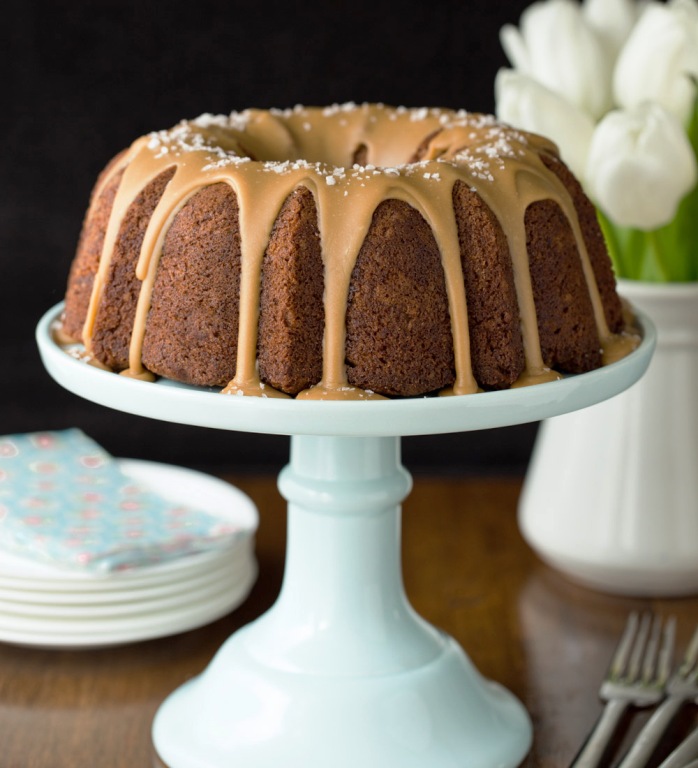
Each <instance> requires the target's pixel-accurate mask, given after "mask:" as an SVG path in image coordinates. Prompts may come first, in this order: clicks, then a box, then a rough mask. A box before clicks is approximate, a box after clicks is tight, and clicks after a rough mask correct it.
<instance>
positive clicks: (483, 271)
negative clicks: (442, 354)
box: [453, 182, 526, 389]
mask: <svg viewBox="0 0 698 768" xmlns="http://www.w3.org/2000/svg"><path fill="white" fill-rule="evenodd" d="M453 204H454V209H455V213H456V222H457V224H458V241H459V243H460V250H461V263H462V266H463V279H464V281H465V291H466V296H467V300H468V324H469V329H470V345H471V350H472V359H473V373H474V374H475V379H476V380H477V383H478V384H479V385H480V386H481V387H482V388H483V389H506V388H507V387H510V386H511V385H512V384H513V383H514V382H515V381H516V379H517V378H518V377H519V376H520V375H521V372H522V371H523V370H524V367H525V364H526V361H525V358H524V348H523V340H522V338H521V325H520V320H519V305H518V302H517V299H516V288H515V286H514V273H513V270H512V267H511V258H510V256H509V247H508V245H507V241H506V237H505V236H504V232H503V231H502V228H501V227H500V226H499V223H498V222H497V220H496V219H495V217H494V215H493V214H492V211H490V209H489V208H488V207H487V206H486V205H485V204H484V203H483V202H482V200H481V198H480V196H479V195H478V194H477V193H476V192H473V191H471V190H470V189H468V187H467V186H466V185H465V184H463V183H462V182H459V183H457V184H456V185H455V186H454V188H453Z"/></svg>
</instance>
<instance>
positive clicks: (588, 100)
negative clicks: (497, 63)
mask: <svg viewBox="0 0 698 768" xmlns="http://www.w3.org/2000/svg"><path fill="white" fill-rule="evenodd" d="M500 40H501V43H502V47H503V48H504V51H505V53H506V54H507V56H508V58H509V60H510V61H511V63H512V65H513V66H514V68H515V69H517V70H518V71H519V72H520V73H521V74H524V75H528V76H530V77H531V78H533V79H534V80H537V81H538V82H539V83H542V84H543V85H544V86H546V87H547V88H549V89H550V90H551V91H554V92H555V93H557V94H559V95H560V96H562V97H563V98H565V99H567V100H568V101H570V102H571V103H572V104H574V105H575V106H576V107H577V108H578V109H580V110H583V111H585V112H587V113H589V114H590V115H591V116H592V117H594V118H599V117H600V116H601V115H603V114H604V113H605V112H606V111H607V110H608V109H609V108H610V106H611V87H610V79H611V78H610V73H611V70H612V58H611V55H610V53H609V51H608V50H607V47H606V44H605V43H604V42H603V40H602V39H601V38H600V37H599V35H598V34H597V33H596V31H595V30H594V28H593V27H592V25H591V24H590V23H589V22H588V21H587V19H586V18H585V16H584V14H583V12H582V8H581V6H580V5H579V4H577V3H576V2H573V1H572V0H541V1H539V2H536V3H533V5H531V6H529V7H528V8H527V9H526V10H525V11H524V12H523V14H522V15H521V30H520V31H519V30H518V29H517V28H516V27H514V26H512V25H510V24H507V25H505V26H504V27H503V28H502V30H501V33H500Z"/></svg>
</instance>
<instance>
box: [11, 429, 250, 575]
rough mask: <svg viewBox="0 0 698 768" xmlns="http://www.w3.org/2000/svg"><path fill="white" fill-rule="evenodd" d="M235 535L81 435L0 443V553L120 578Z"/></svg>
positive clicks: (33, 436) (66, 433) (73, 433)
mask: <svg viewBox="0 0 698 768" xmlns="http://www.w3.org/2000/svg"><path fill="white" fill-rule="evenodd" d="M239 533H240V531H239V529H237V528H236V527H235V526H234V525H233V524H231V523H229V522H227V521H226V520H223V519H221V518H220V517H216V516H215V515H212V514H209V513H207V512H203V511H201V510H196V509H192V508H189V507H185V506H182V505H178V504H174V503H172V502H171V501H168V500H166V499H164V498H162V497H161V496H159V495H157V494H156V493H153V492H152V491H150V490H148V489H147V488H145V487H143V486H142V485H141V484H139V483H136V482H134V481H133V480H131V479H130V478H128V477H127V476H126V475H125V474H124V473H123V472H121V470H120V469H119V465H118V462H116V461H115V460H114V459H113V458H112V457H111V456H110V455H109V454H108V453H107V452H106V451H105V450H104V449H103V448H102V447H101V446H100V445H98V444H97V443H96V442H95V441H94V440H92V439H91V438H89V437H88V436H87V435H85V434H84V433H83V432H81V431H80V430H79V429H69V430H66V431H62V432H37V433H33V434H23V435H8V436H6V437H0V558H1V557H2V550H3V549H4V550H5V551H7V552H12V553H14V554H19V555H22V556H23V557H26V558H31V559H35V560H42V561H44V562H49V563H52V564H54V565H60V566H67V567H73V568H79V569H83V570H85V569H87V570H93V571H104V572H110V571H121V570H126V569H133V568H137V567H140V566H145V565H152V564H154V563H157V562H162V561H165V560H168V559H172V558H175V557H181V556H182V555H186V554H190V553H193V552H201V551H204V550H207V549H212V548H218V547H221V546H225V545H229V544H230V543H231V541H232V539H233V538H235V536H236V534H238V535H239Z"/></svg>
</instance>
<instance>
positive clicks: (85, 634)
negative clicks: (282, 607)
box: [0, 565, 257, 649]
mask: <svg viewBox="0 0 698 768" xmlns="http://www.w3.org/2000/svg"><path fill="white" fill-rule="evenodd" d="M256 576H257V568H256V565H254V567H253V568H252V570H251V571H250V572H249V573H248V576H247V579H244V580H243V581H241V582H240V583H239V584H237V585H236V587H234V588H233V589H226V590H224V591H223V592H222V593H220V594H217V595H212V596H211V597H210V598H209V599H208V600H206V601H204V602H199V603H194V604H193V605H187V606H181V607H180V608H179V609H177V610H174V611H162V612H160V613H159V614H157V615H152V614H151V615H150V616H148V617H143V618H142V619H140V620H138V621H129V622H124V621H121V622H111V623H108V622H107V623H104V622H102V623H87V624H86V623H84V622H70V623H66V624H65V626H64V627H63V628H61V629H57V628H56V627H55V626H53V625H52V624H51V623H50V622H37V623H36V624H35V625H34V626H29V625H27V624H24V625H21V624H19V623H17V624H15V626H8V625H0V641H5V642H8V643H14V644H17V645H28V646H33V647H38V648H50V649H57V648H62V649H68V648H75V649H78V648H98V647H108V646H112V645H121V644H123V643H131V642H136V641H141V640H149V639H152V638H156V637H167V636H168V635H174V634H177V633H179V632H186V631H188V630H190V629H195V628H196V627H200V626H203V625H204V624H209V623H210V622H212V621H215V620H216V619H219V618H221V617H222V616H225V615H226V614H227V613H230V611H232V610H233V609H234V608H236V607H237V606H238V605H240V603H242V602H243V601H244V600H245V598H246V597H247V595H248V594H249V591H250V589H251V588H252V585H253V584H254V582H255V579H256Z"/></svg>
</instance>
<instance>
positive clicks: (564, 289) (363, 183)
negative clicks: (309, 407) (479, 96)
mask: <svg viewBox="0 0 698 768" xmlns="http://www.w3.org/2000/svg"><path fill="white" fill-rule="evenodd" d="M623 322H624V321H623V312H622V307H621V303H620V300H619V298H618V296H617V294H616V290H615V280H614V276H613V272H612V268H611V264H610V261H609V257H608V254H607V252H606V248H605V245H604V241H603V237H602V235H601V232H600V230H599V227H598V224H597V221H596V216H595V212H594V208H593V206H592V205H591V203H590V202H589V200H588V199H587V198H586V197H585V195H584V193H583V191H582V189H581V186H580V185H579V183H578V182H577V181H576V179H575V178H574V177H573V176H572V174H571V173H570V171H569V170H568V169H567V167H566V166H565V165H564V164H563V163H562V161H561V160H560V159H559V157H558V154H557V152H556V149H555V147H554V145H552V144H551V143H550V142H548V141H546V140H544V139H542V138H541V137H539V136H534V135H531V134H526V133H522V132H521V131H518V130H515V129H512V128H510V127H508V126H504V125H502V124H500V123H498V122H496V121H495V119H494V118H493V117H491V116H489V115H481V114H472V113H467V112H463V111H460V112H456V111H449V110H443V109H426V108H424V109H407V108H393V107H387V106H384V105H381V104H374V105H371V104H363V105H355V104H342V105H334V106H331V107H327V108H305V107H295V108H293V109H288V110H283V111H282V110H269V111H264V110H247V111H245V112H239V113H238V112H236V113H232V114H230V115H228V116H215V115H208V114H206V115H202V116H200V117H198V118H197V119H195V120H192V121H190V122H181V123H180V124H179V125H177V126H175V127H174V128H172V129H171V130H167V131H161V132H158V133H151V134H149V135H147V136H144V137H142V138H140V139H138V140H137V141H136V142H135V143H134V144H133V145H132V146H131V147H130V148H129V149H127V150H125V151H124V152H122V153H121V154H119V155H117V157H115V158H114V159H113V160H112V161H111V163H110V164H109V165H108V166H107V168H106V169H105V170H104V172H103V173H102V175H101V177H100V178H99V180H98V182H97V184H96V187H95V189H94V192H93V195H92V201H91V204H90V207H89V210H88V212H87V215H86V218H85V222H84V225H83V229H82V233H81V237H80V241H79V244H78V248H77V254H76V256H75V258H74V261H73V264H72V268H71V272H70V277H69V281H68V289H67V294H66V302H65V311H64V313H63V315H62V318H61V325H62V328H61V333H62V336H63V337H64V338H66V337H67V338H72V339H74V340H79V341H82V342H83V343H84V346H85V354H86V356H88V357H90V358H92V359H94V360H95V361H99V362H100V363H101V364H103V365H104V366H107V367H108V368H110V369H112V370H114V371H119V372H121V373H123V374H126V375H129V376H134V377H139V378H152V377H153V376H154V375H159V376H164V377H167V378H170V379H174V380H177V381H180V382H185V383H188V384H195V385H204V386H212V387H224V390H223V391H224V392H226V393H242V394H257V395H259V394H262V395H267V396H277V395H278V396H283V395H290V396H298V397H301V398H305V397H315V398H331V399H337V398H352V397H353V398H356V397H377V396H389V397H395V396H418V395H426V394H431V393H455V394H466V393H471V392H475V391H477V390H478V389H483V390H490V389H503V388H507V387H511V386H515V385H520V384H524V383H535V382H538V381H546V380H549V379H550V378H551V377H552V378H554V377H556V376H558V375H559V372H564V373H580V372H584V371H589V370H591V369H594V368H597V367H598V366H600V365H602V364H603V362H604V361H606V360H609V359H612V358H614V357H618V356H620V355H622V354H624V353H625V352H627V351H628V350H629V349H630V348H631V346H632V339H631V338H630V337H629V335H628V334H626V333H625V332H624V326H623Z"/></svg>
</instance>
